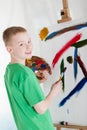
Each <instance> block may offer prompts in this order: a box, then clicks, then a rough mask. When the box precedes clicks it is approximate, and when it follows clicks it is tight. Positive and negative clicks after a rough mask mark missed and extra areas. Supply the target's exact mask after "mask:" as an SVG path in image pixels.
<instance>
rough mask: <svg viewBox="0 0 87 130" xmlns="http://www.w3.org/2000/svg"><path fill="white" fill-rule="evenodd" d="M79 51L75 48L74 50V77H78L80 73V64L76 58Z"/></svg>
mask: <svg viewBox="0 0 87 130" xmlns="http://www.w3.org/2000/svg"><path fill="white" fill-rule="evenodd" d="M77 53H78V49H77V48H75V50H74V63H73V68H74V78H75V79H76V78H77V73H78V65H77V61H76V60H75V59H76V57H77Z"/></svg>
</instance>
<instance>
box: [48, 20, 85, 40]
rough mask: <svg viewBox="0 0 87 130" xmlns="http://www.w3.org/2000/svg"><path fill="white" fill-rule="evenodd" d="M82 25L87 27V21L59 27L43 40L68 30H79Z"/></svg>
mask: <svg viewBox="0 0 87 130" xmlns="http://www.w3.org/2000/svg"><path fill="white" fill-rule="evenodd" d="M84 27H87V22H85V23H82V24H78V25H74V26H70V27H67V28H64V29H61V30H59V31H55V32H52V33H50V34H49V35H48V36H47V37H46V38H45V41H46V40H49V39H52V38H53V37H55V36H56V35H61V34H63V33H66V32H68V31H73V30H79V29H82V28H84Z"/></svg>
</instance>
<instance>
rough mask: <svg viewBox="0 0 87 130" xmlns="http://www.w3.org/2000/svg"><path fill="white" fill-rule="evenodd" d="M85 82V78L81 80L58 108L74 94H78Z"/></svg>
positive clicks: (86, 79) (86, 80)
mask: <svg viewBox="0 0 87 130" xmlns="http://www.w3.org/2000/svg"><path fill="white" fill-rule="evenodd" d="M86 82H87V78H83V79H82V80H81V81H80V82H79V83H78V84H77V85H76V87H75V88H74V89H73V90H72V91H71V92H70V93H69V94H68V95H67V96H66V97H65V98H64V99H63V100H62V101H61V102H60V103H59V107H61V106H63V105H64V104H65V103H66V102H67V100H69V99H70V98H71V97H72V96H73V95H74V94H75V93H77V92H79V91H80V90H81V89H82V88H83V87H84V85H85V83H86Z"/></svg>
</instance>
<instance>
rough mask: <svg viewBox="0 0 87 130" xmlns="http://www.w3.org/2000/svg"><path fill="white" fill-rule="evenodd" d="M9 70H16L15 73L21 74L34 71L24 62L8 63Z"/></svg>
mask: <svg viewBox="0 0 87 130" xmlns="http://www.w3.org/2000/svg"><path fill="white" fill-rule="evenodd" d="M7 70H9V71H11V72H14V73H19V74H22V73H24V74H29V73H32V70H31V69H30V68H29V67H27V66H25V65H22V64H19V63H15V64H8V65H7Z"/></svg>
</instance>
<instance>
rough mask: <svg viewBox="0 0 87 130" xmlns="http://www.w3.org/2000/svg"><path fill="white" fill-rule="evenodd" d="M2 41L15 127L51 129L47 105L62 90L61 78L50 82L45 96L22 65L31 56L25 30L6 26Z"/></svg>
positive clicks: (24, 129)
mask: <svg viewBox="0 0 87 130" xmlns="http://www.w3.org/2000/svg"><path fill="white" fill-rule="evenodd" d="M3 40H4V43H5V46H6V49H7V51H8V52H9V54H10V57H11V61H10V63H9V64H8V65H7V67H6V72H5V75H4V80H5V85H6V90H7V93H8V97H9V101H10V105H11V109H12V113H13V116H14V119H15V122H16V126H17V128H18V130H54V127H53V124H52V119H51V116H50V113H49V110H48V108H49V106H50V104H51V102H52V100H53V98H54V97H55V96H56V95H57V94H58V93H59V92H60V91H61V90H62V81H58V82H56V83H54V84H53V85H52V88H51V91H50V92H49V94H48V95H47V97H45V96H44V93H43V91H42V90H41V87H40V84H39V82H38V79H37V78H36V76H35V74H34V72H33V71H32V70H31V69H30V68H29V67H27V66H25V60H26V59H29V58H31V56H32V43H31V39H30V38H29V36H28V32H27V30H26V29H25V28H23V27H16V26H13V27H9V28H7V29H6V30H5V31H4V32H3Z"/></svg>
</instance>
